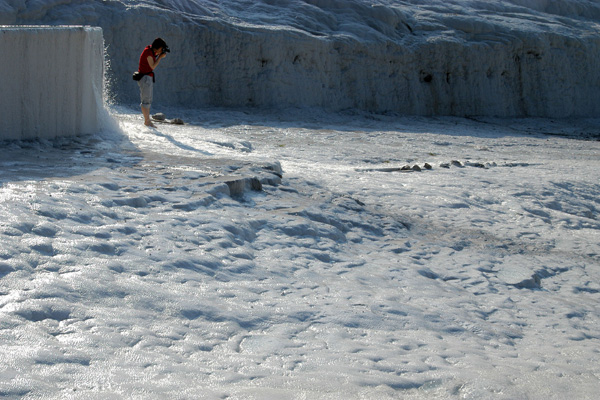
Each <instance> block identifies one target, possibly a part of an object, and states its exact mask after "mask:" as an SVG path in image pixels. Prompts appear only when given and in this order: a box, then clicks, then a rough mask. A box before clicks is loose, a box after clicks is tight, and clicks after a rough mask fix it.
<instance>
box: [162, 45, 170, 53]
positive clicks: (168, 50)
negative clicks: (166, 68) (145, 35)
mask: <svg viewBox="0 0 600 400" xmlns="http://www.w3.org/2000/svg"><path fill="white" fill-rule="evenodd" d="M170 52H171V49H169V46H165V47H164V48H163V53H170Z"/></svg>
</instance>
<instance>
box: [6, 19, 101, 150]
mask: <svg viewBox="0 0 600 400" xmlns="http://www.w3.org/2000/svg"><path fill="white" fill-rule="evenodd" d="M0 55H1V58H0V91H1V92H2V94H1V95H0V112H1V113H2V121H1V122H0V139H31V138H53V137H57V136H68V135H78V134H91V133H95V132H96V131H98V129H99V111H100V109H101V108H102V107H103V98H102V90H103V68H104V42H103V38H102V29H101V28H92V27H81V26H79V27H73V26H53V27H48V26H36V27H31V26H0Z"/></svg>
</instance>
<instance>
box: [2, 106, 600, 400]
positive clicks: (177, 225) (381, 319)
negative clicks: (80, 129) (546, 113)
mask: <svg viewBox="0 0 600 400" xmlns="http://www.w3.org/2000/svg"><path fill="white" fill-rule="evenodd" d="M167 113H168V114H169V116H171V117H174V116H176V117H182V118H184V119H185V120H186V121H187V122H188V124H186V125H184V126H176V125H166V124H163V125H159V127H158V129H157V130H150V129H147V128H144V127H142V120H141V116H140V115H138V112H137V111H130V110H127V109H119V110H117V111H115V118H116V119H117V121H118V124H119V128H118V129H116V128H106V129H105V131H104V133H102V134H101V135H98V136H94V137H79V138H60V139H55V140H52V141H41V140H40V141H35V142H4V143H2V144H1V153H2V156H1V158H0V244H1V247H0V396H5V397H7V398H61V399H66V398H77V399H81V398H86V399H90V398H97V399H109V398H114V399H120V398H123V399H152V398H170V399H195V398H207V399H225V398H230V399H251V398H259V399H264V398H269V399H341V398H346V399H360V398H362V399H386V398H407V399H431V398H468V399H485V398H494V399H497V398H510V399H516V398H528V399H564V398H577V399H585V398H590V399H591V398H595V397H596V396H597V394H598V392H599V390H600V367H599V366H600V352H599V351H600V350H599V349H600V334H599V333H598V326H599V325H598V322H599V317H600V302H599V300H600V234H599V232H600V217H599V209H600V183H599V182H600V181H599V178H600V168H599V166H600V162H599V159H600V158H599V156H600V142H599V141H598V140H597V139H598V136H599V134H598V133H599V121H598V120H579V121H550V120H494V119H485V120H483V119H480V120H477V121H476V120H466V119H453V118H437V119H423V118H416V117H414V118H401V117H395V116H383V115H369V114H360V113H353V114H351V113H346V114H326V113H323V112H320V111H314V110H296V111H294V110H288V111H286V112H281V113H279V114H266V113H265V114H261V113H258V112H247V111H246V112H244V111H223V110H215V109H213V110H202V111H195V112H193V111H183V110H176V109H173V110H167ZM277 161H278V162H280V163H281V166H282V168H283V177H282V179H281V183H280V184H278V179H279V178H278V177H277V176H276V174H274V173H272V172H277V164H276V162H277ZM425 163H429V164H430V165H431V166H432V169H430V170H425V169H424V170H423V171H421V172H417V171H415V172H401V171H398V169H399V168H400V167H403V166H405V165H409V166H411V167H412V166H413V165H419V166H420V167H421V168H423V167H424V166H425ZM441 165H444V166H441ZM445 167H448V168H445ZM269 168H271V171H269ZM252 174H256V175H257V176H258V177H259V178H261V179H262V180H263V190H262V191H252V190H249V189H247V190H246V191H245V192H244V194H243V195H242V196H230V195H228V193H229V186H227V185H226V184H225V183H223V182H225V181H226V180H227V179H229V178H222V177H220V176H222V175H227V176H236V175H240V176H246V177H248V176H250V177H251V176H253V175H252Z"/></svg>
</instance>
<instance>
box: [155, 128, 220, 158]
mask: <svg viewBox="0 0 600 400" xmlns="http://www.w3.org/2000/svg"><path fill="white" fill-rule="evenodd" d="M152 131H153V132H154V133H156V136H160V137H163V138H165V139H167V140H168V141H169V142H171V143H172V144H173V145H175V146H177V147H179V148H180V149H182V150H189V151H194V152H197V153H200V154H202V155H205V156H212V155H213V154H212V153H210V152H208V151H204V150H199V149H197V148H195V147H192V146H189V145H187V144H185V143H182V142H180V141H179V140H177V139H175V138H174V137H173V136H170V135H167V134H166V133H162V132H161V131H159V130H158V128H154V129H152Z"/></svg>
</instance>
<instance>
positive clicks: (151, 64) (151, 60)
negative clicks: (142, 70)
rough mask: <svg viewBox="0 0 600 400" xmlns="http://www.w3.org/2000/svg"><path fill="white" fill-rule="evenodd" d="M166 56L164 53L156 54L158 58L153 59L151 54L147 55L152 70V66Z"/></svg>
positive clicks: (154, 66) (155, 65)
mask: <svg viewBox="0 0 600 400" xmlns="http://www.w3.org/2000/svg"><path fill="white" fill-rule="evenodd" d="M166 56H167V55H166V54H165V53H162V54H161V55H160V56H158V59H157V60H156V61H154V58H153V57H152V56H148V65H150V68H152V71H154V68H156V67H158V63H159V62H160V60H162V59H163V58H165V57H166Z"/></svg>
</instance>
